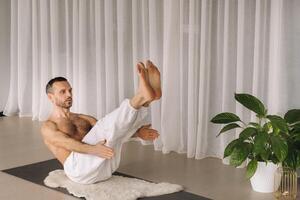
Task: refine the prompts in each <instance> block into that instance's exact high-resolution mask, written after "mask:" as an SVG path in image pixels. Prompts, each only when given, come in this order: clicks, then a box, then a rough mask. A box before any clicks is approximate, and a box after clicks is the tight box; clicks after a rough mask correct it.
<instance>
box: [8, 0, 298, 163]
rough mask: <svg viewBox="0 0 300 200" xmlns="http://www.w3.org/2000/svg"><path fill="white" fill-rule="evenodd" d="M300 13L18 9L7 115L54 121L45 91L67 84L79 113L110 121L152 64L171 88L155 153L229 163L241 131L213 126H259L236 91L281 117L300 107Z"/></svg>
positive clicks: (171, 5) (23, 4)
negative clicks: (59, 80)
mask: <svg viewBox="0 0 300 200" xmlns="http://www.w3.org/2000/svg"><path fill="white" fill-rule="evenodd" d="M299 10H300V2H299V1H296V0H289V1H283V0H272V1H271V0H255V1H247V0H164V1H161V0H12V1H11V25H10V30H11V31H10V34H11V35H10V37H11V44H10V47H11V48H10V71H11V74H10V89H9V97H8V99H7V103H6V107H5V110H4V113H5V114H6V115H14V114H18V115H19V116H32V117H33V119H39V120H45V119H46V118H47V116H48V114H49V112H50V110H51V105H50V103H49V101H48V99H47V96H46V94H45V85H46V83H47V82H48V81H49V79H51V78H53V77H55V76H65V77H66V78H67V79H68V80H69V81H70V83H71V85H72V86H73V91H74V104H73V107H72V111H74V112H79V113H85V114H89V115H93V116H95V117H97V118H101V117H103V116H104V115H105V114H106V113H108V112H111V111H112V110H113V109H114V108H116V107H117V106H118V105H119V103H120V102H121V101H122V100H123V99H124V98H130V97H132V96H133V95H134V93H135V91H136V90H137V86H138V78H137V75H136V66H135V65H136V63H137V62H139V61H145V60H146V59H151V60H152V61H153V62H154V63H155V64H156V65H157V66H158V68H159V70H160V71H161V76H162V77H161V78H162V89H163V96H162V98H161V100H160V101H157V102H154V103H153V104H152V105H151V119H152V126H153V127H154V128H155V129H157V130H158V131H159V132H160V134H161V137H160V138H159V139H158V140H156V141H155V142H154V147H155V149H156V150H161V151H162V152H163V153H168V152H170V151H176V152H178V153H187V157H195V158H197V159H200V158H205V157H208V156H213V157H219V158H222V155H223V151H224V147H225V146H226V145H227V144H228V142H230V141H231V140H232V139H234V138H236V137H237V136H238V132H235V131H231V132H230V133H228V134H223V135H222V136H220V137H218V138H216V135H217V133H218V131H219V130H220V128H221V127H220V126H216V125H214V124H212V123H210V119H211V118H212V117H213V116H214V115H215V114H217V113H220V112H225V111H228V112H234V113H237V114H238V115H239V116H241V118H242V119H244V121H246V122H248V121H250V120H251V119H252V120H253V119H254V118H255V115H254V114H253V113H250V112H249V111H247V110H246V109H244V108H242V106H241V105H239V104H237V103H236V102H235V101H234V93H235V92H239V93H242V92H243V93H251V94H253V95H255V96H257V97H259V98H260V99H262V100H263V102H264V103H265V104H266V106H267V107H268V110H269V111H270V112H271V113H273V114H283V113H285V111H286V110H287V109H290V108H296V107H299V106H300V93H299V92H298V91H299V89H300V79H299V78H298V75H299V74H300V67H299V66H300V56H299V55H298V54H299V53H298V52H300V47H299V45H298V44H299V42H300V37H299V34H298V33H299V32H300V24H299V23H298V21H297V20H298V18H299V17H300V12H299ZM224 162H225V163H226V162H227V161H226V160H224Z"/></svg>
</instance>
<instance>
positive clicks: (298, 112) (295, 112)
mask: <svg viewBox="0 0 300 200" xmlns="http://www.w3.org/2000/svg"><path fill="white" fill-rule="evenodd" d="M284 119H285V120H286V121H287V122H288V123H290V124H292V123H295V122H298V121H300V109H292V110H289V111H288V112H287V113H286V114H285V115H284Z"/></svg>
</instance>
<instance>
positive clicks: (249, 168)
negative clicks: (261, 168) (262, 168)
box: [246, 160, 257, 179]
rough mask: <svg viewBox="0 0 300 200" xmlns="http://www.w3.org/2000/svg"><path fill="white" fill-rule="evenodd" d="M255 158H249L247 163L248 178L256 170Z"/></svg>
mask: <svg viewBox="0 0 300 200" xmlns="http://www.w3.org/2000/svg"><path fill="white" fill-rule="evenodd" d="M256 169H257V160H251V161H250V162H249V163H248V165H247V171H246V177H247V179H250V178H251V177H252V176H253V175H254V174H255V172H256Z"/></svg>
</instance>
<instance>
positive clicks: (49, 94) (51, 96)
mask: <svg viewBox="0 0 300 200" xmlns="http://www.w3.org/2000/svg"><path fill="white" fill-rule="evenodd" d="M47 96H48V99H49V100H50V101H51V102H52V103H53V98H54V97H53V94H52V93H47Z"/></svg>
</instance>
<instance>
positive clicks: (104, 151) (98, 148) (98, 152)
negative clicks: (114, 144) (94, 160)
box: [93, 140, 114, 159]
mask: <svg viewBox="0 0 300 200" xmlns="http://www.w3.org/2000/svg"><path fill="white" fill-rule="evenodd" d="M105 143H106V140H104V141H101V142H99V143H97V144H96V145H95V146H94V151H93V155H95V156H99V157H101V158H105V159H111V158H112V157H113V155H114V150H113V149H112V148H110V147H108V146H105Z"/></svg>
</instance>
